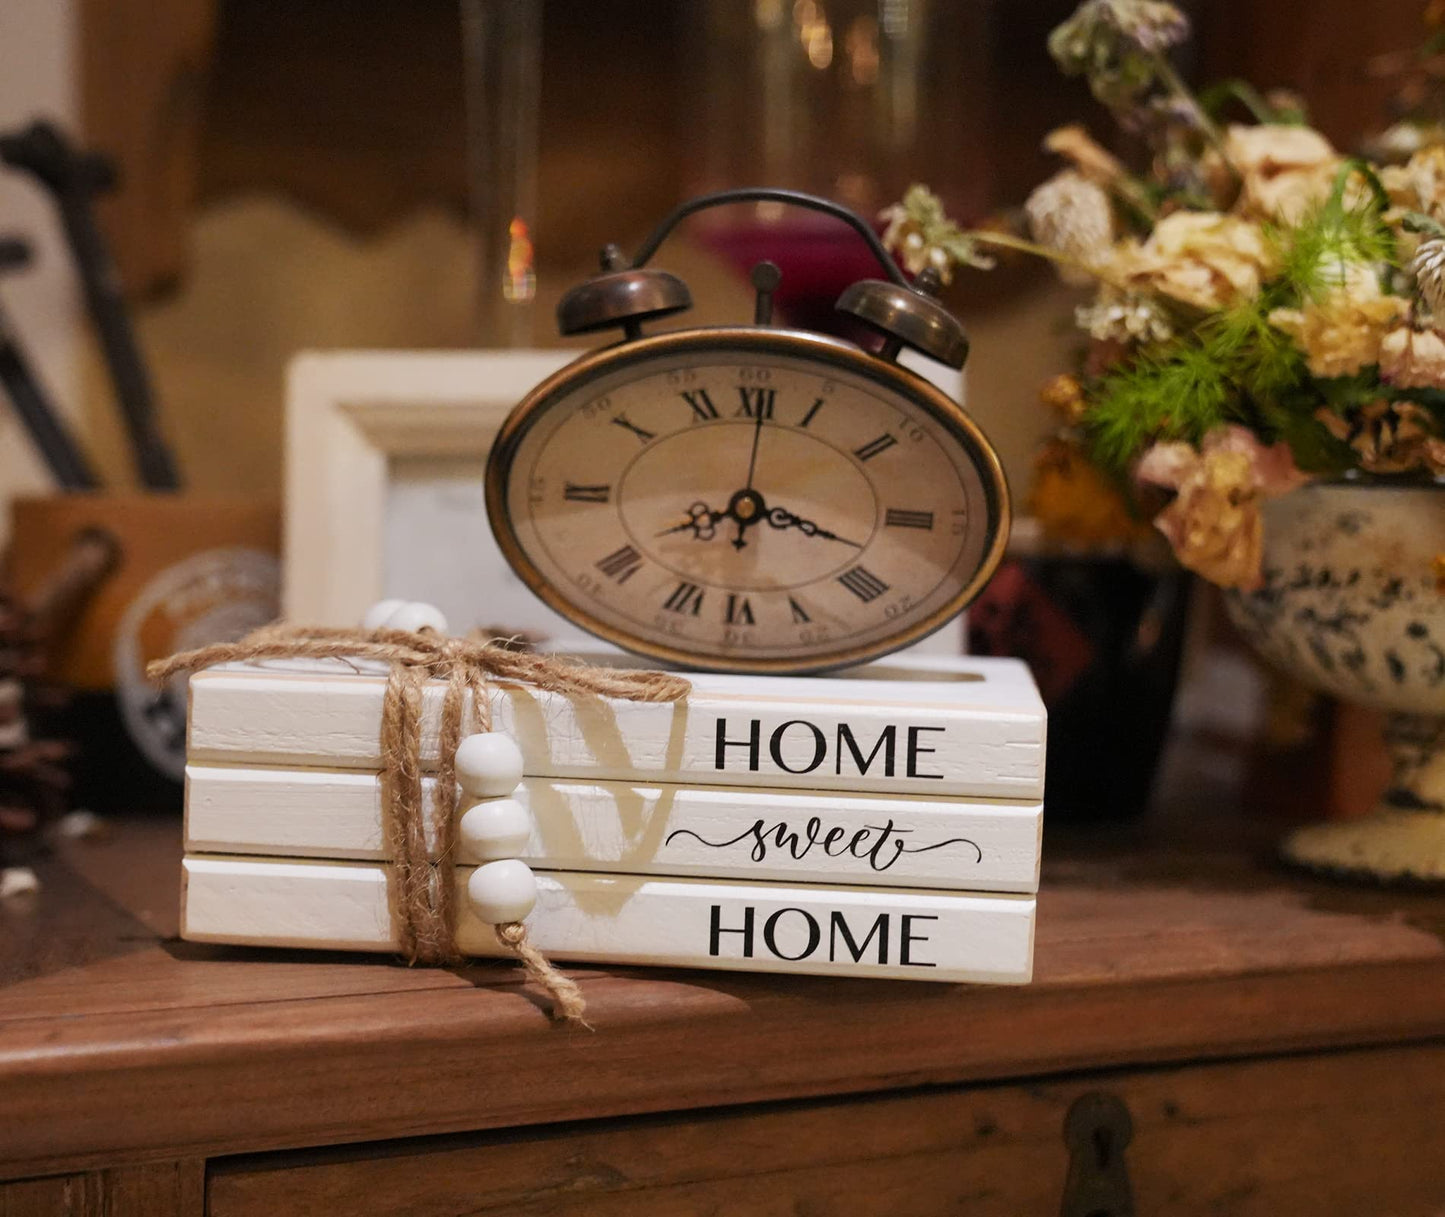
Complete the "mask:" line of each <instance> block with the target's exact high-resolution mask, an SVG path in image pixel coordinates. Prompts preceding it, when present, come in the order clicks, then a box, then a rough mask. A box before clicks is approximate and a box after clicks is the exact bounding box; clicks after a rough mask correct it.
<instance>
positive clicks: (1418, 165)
mask: <svg viewBox="0 0 1445 1217" xmlns="http://www.w3.org/2000/svg"><path fill="white" fill-rule="evenodd" d="M1379 176H1380V184H1381V185H1382V186H1384V188H1385V193H1386V194H1388V195H1389V196H1390V202H1391V204H1392V207H1391V210H1390V213H1389V218H1390V219H1391V220H1398V219H1400V218H1402V213H1404V212H1410V211H1419V212H1424V213H1425V215H1427V216H1436V217H1439V216H1441V215H1445V148H1442V147H1440V146H1439V145H1433V146H1430V147H1426V148H1421V149H1419V150H1417V151H1416V152H1414V153H1413V154H1412V155H1411V156H1410V159H1409V160H1408V161H1406V162H1405V163H1404V164H1403V165H1384V166H1382V167H1381V168H1380V171H1379Z"/></svg>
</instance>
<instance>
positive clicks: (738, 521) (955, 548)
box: [487, 327, 1008, 672]
mask: <svg viewBox="0 0 1445 1217" xmlns="http://www.w3.org/2000/svg"><path fill="white" fill-rule="evenodd" d="M487 500H488V510H489V513H490V515H491V518H492V524H493V528H494V530H495V532H496V534H497V538H498V541H499V543H500V544H501V546H502V549H503V552H504V553H505V554H506V556H507V558H508V560H509V561H510V562H511V563H512V565H513V566H514V568H516V569H517V571H518V573H519V574H521V575H522V577H523V578H524V579H526V580H527V582H528V583H529V584H530V586H532V588H533V589H534V590H536V591H537V592H538V594H539V595H541V596H542V597H543V598H544V599H545V600H547V601H548V602H549V603H550V604H551V605H552V606H553V607H554V608H556V609H558V610H559V611H560V612H562V613H564V614H565V615H567V616H568V617H570V618H571V619H572V620H574V621H576V622H577V623H579V624H580V625H582V626H584V627H585V628H587V629H589V630H591V631H593V632H594V633H596V634H598V635H600V636H601V637H603V638H606V639H608V640H611V641H614V642H617V643H618V644H619V645H622V646H624V647H627V648H629V649H631V650H634V651H638V652H641V653H643V654H647V655H652V656H655V657H659V658H663V659H666V660H670V661H673V662H677V663H682V664H684V665H691V666H698V667H707V668H714V669H721V670H736V671H775V672H784V671H809V670H815V669H820V668H826V667H831V666H837V665H839V664H843V663H851V662H857V661H860V660H862V659H866V658H869V657H872V656H874V655H878V654H882V653H884V652H886V651H889V650H892V649H894V648H896V647H898V646H902V645H905V644H906V643H908V642H910V641H913V640H914V639H916V638H918V637H921V636H922V635H923V634H925V633H927V632H928V631H930V630H932V629H935V628H937V627H938V626H940V625H942V624H943V623H944V622H945V621H947V620H948V619H949V618H951V617H952V616H953V615H954V614H955V613H957V612H958V610H959V609H960V608H962V607H963V605H964V604H966V603H967V601H968V600H969V599H971V598H972V596H973V595H975V594H976V593H977V591H978V590H979V589H980V588H981V587H982V585H983V583H984V582H985V581H986V579H987V577H988V575H989V574H991V573H992V571H993V568H994V567H995V566H996V565H997V563H998V561H999V558H1000V557H1001V554H1002V547H1003V541H1004V537H1005V534H1006V524H1007V513H1008V505H1007V490H1006V488H1005V486H1004V483H1003V478H1002V475H1001V473H1000V471H999V466H998V461H997V458H996V457H995V456H994V453H993V450H992V448H991V447H990V446H989V445H988V442H987V441H986V440H985V439H984V438H983V436H982V435H981V433H980V432H979V431H978V429H977V427H976V426H975V425H974V424H973V423H972V421H971V420H970V419H969V418H968V416H967V415H966V414H965V413H964V412H963V411H962V410H961V409H960V408H959V407H958V406H957V405H956V404H955V403H953V402H952V401H950V400H949V399H948V398H947V397H946V396H944V395H943V394H942V393H940V392H939V391H938V390H936V389H935V388H933V387H932V386H931V385H929V384H928V383H927V382H926V381H924V380H923V379H922V378H921V377H918V376H916V375H915V374H913V373H911V372H909V371H907V370H905V369H902V368H900V367H898V366H897V365H895V364H893V363H891V362H889V361H888V360H885V359H880V358H878V357H876V356H871V355H868V354H866V353H864V352H862V351H860V350H858V349H857V348H855V347H853V346H851V345H849V344H847V343H843V342H841V341H838V340H835V339H830V338H824V337H821V336H818V335H813V334H807V333H804V332H801V331H790V330H775V329H770V328H766V327H756V328H736V329H715V330H693V331H679V332H676V333H671V334H662V335H658V336H656V337H652V338H641V339H637V340H634V341H632V342H626V343H623V344H621V345H619V346H616V347H612V348H608V349H606V350H604V351H601V352H598V353H596V354H593V355H590V356H585V357H583V359H581V360H579V361H578V362H577V363H575V364H573V365H570V366H569V367H568V368H565V369H563V371H562V372H560V373H558V374H557V375H556V376H554V377H552V378H551V380H549V381H547V382H545V383H544V384H543V385H541V386H540V387H539V388H538V389H537V390H536V391H534V393H533V394H531V395H530V396H529V397H528V399H527V400H526V401H524V402H523V403H522V405H521V406H520V407H519V408H518V409H517V410H516V411H514V412H513V415H512V417H511V418H510V419H509V420H508V423H507V425H506V427H505V428H504V429H503V432H502V434H501V436H500V437H499V438H498V441H497V443H496V445H495V446H494V448H493V451H492V456H491V459H490V462H489V466H488V474H487Z"/></svg>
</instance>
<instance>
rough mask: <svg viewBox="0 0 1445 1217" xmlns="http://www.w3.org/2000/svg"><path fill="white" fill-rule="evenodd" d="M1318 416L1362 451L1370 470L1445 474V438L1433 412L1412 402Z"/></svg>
mask: <svg viewBox="0 0 1445 1217" xmlns="http://www.w3.org/2000/svg"><path fill="white" fill-rule="evenodd" d="M1315 417H1316V418H1317V419H1318V420H1319V421H1320V422H1321V423H1323V424H1324V427H1325V429H1326V430H1327V431H1329V433H1330V434H1331V435H1333V436H1334V437H1335V438H1336V439H1337V440H1341V441H1343V442H1344V443H1346V444H1349V446H1350V447H1351V448H1353V449H1354V450H1355V452H1356V453H1358V454H1359V458H1360V468H1361V469H1363V470H1365V472H1367V473H1408V472H1411V471H1413V470H1418V469H1423V470H1425V471H1427V472H1429V473H1432V474H1441V473H1445V440H1442V439H1440V438H1439V437H1438V436H1437V435H1436V434H1435V429H1434V425H1433V422H1432V420H1431V417H1430V413H1429V411H1427V410H1425V409H1424V408H1423V407H1422V406H1418V405H1416V404H1415V403H1414V402H1412V401H1385V400H1383V399H1381V400H1377V401H1372V402H1369V403H1368V404H1366V405H1363V406H1361V407H1359V408H1358V409H1355V410H1351V411H1350V412H1349V413H1348V414H1346V415H1345V416H1343V417H1342V416H1340V415H1339V414H1336V413H1335V412H1334V411H1333V410H1323V409H1322V410H1319V411H1317V412H1316V414H1315Z"/></svg>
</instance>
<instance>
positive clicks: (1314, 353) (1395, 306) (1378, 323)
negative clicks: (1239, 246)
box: [1269, 264, 1410, 377]
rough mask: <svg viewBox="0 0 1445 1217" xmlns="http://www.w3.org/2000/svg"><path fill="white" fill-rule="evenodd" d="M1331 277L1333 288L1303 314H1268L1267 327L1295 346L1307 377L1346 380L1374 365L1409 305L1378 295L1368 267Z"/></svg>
mask: <svg viewBox="0 0 1445 1217" xmlns="http://www.w3.org/2000/svg"><path fill="white" fill-rule="evenodd" d="M1330 277H1331V278H1332V279H1333V280H1334V281H1335V282H1336V283H1337V284H1338V286H1336V287H1333V288H1330V289H1329V290H1327V291H1325V292H1324V293H1322V294H1321V295H1320V297H1319V298H1318V299H1315V300H1307V301H1306V302H1305V304H1304V307H1303V308H1298V309H1294V308H1277V309H1273V310H1271V312H1270V314H1269V323H1270V324H1271V325H1272V326H1274V327H1275V328H1276V329H1280V330H1283V331H1284V332H1285V333H1286V334H1288V335H1289V336H1290V337H1291V338H1293V339H1294V340H1295V343H1296V345H1298V346H1299V348H1300V349H1301V350H1302V351H1304V353H1305V361H1306V363H1307V364H1308V365H1309V370H1310V373H1311V374H1312V375H1314V376H1322V377H1334V376H1350V375H1353V374H1354V373H1355V372H1358V371H1359V370H1360V369H1361V368H1363V367H1368V366H1369V365H1370V364H1372V363H1378V362H1379V360H1380V343H1381V340H1382V339H1383V338H1384V336H1385V333H1386V331H1387V330H1388V329H1390V328H1391V327H1393V326H1394V324H1395V323H1396V322H1397V321H1400V320H1402V319H1403V318H1404V317H1405V316H1406V315H1407V314H1408V313H1409V311H1410V305H1409V302H1408V301H1406V300H1402V299H1401V298H1400V297H1399V296H1389V295H1385V294H1384V293H1383V292H1381V291H1380V285H1379V279H1378V277H1377V276H1376V275H1375V273H1374V271H1373V270H1372V269H1371V268H1370V267H1363V266H1359V265H1358V264H1349V265H1345V264H1342V265H1341V266H1339V267H1338V268H1336V269H1335V270H1334V271H1331V272H1330Z"/></svg>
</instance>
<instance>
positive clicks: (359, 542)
mask: <svg viewBox="0 0 1445 1217" xmlns="http://www.w3.org/2000/svg"><path fill="white" fill-rule="evenodd" d="M577 354H578V352H576V351H568V350H552V351H539V350H507V351H328V352H306V353H303V354H301V355H298V356H297V357H296V358H295V359H293V360H292V361H291V365H290V367H289V369H288V373H287V389H286V461H285V466H286V467H285V495H286V501H285V512H284V515H285V534H284V535H285V556H284V564H283V573H282V611H283V613H284V615H285V617H286V618H287V620H290V621H297V622H304V623H307V624H314V625H335V626H344V625H355V624H356V623H357V622H358V621H359V620H360V618H361V614H362V613H364V612H365V611H366V608H367V606H369V605H371V604H373V603H375V602H376V601H377V600H382V599H386V598H387V597H389V596H397V597H401V598H405V599H416V600H431V601H433V602H437V603H438V604H439V606H440V607H441V608H442V610H443V612H447V610H448V608H450V609H452V611H451V612H450V613H448V616H449V618H453V620H452V622H451V624H452V625H453V626H454V627H455V628H458V629H467V628H470V627H471V626H473V625H478V624H484V623H483V622H480V621H471V620H467V619H466V616H465V615H461V616H458V614H457V612H456V609H457V607H458V606H457V605H456V604H455V603H453V604H451V605H448V604H442V603H441V601H443V600H446V599H447V598H448V597H447V596H446V595H445V594H442V595H439V594H438V590H439V588H440V590H442V591H443V592H444V591H445V590H446V586H445V584H444V583H437V582H433V583H432V585H431V586H426V584H427V583H428V580H427V579H426V578H412V579H410V580H409V581H408V586H407V588H406V589H405V590H403V589H401V588H400V587H398V584H397V581H398V579H406V577H407V573H408V572H399V571H397V570H395V569H389V567H393V568H394V567H395V566H396V565H397V563H396V562H391V563H389V562H388V551H389V548H390V549H392V550H393V551H394V550H395V546H393V545H391V544H390V538H389V536H388V531H389V528H388V525H389V522H391V523H392V525H393V528H392V531H393V532H394V531H395V529H394V523H395V522H394V520H393V519H392V514H393V512H394V511H395V510H396V509H397V508H398V506H399V504H398V501H397V498H398V483H399V481H401V480H402V479H401V478H399V474H400V473H401V472H402V470H404V469H406V468H407V467H408V466H411V467H416V466H418V465H423V466H424V465H425V464H426V463H427V462H436V463H438V464H440V465H445V466H447V467H449V469H450V470H452V471H455V469H456V468H457V467H458V466H459V465H461V466H466V465H470V466H471V467H472V468H474V469H475V470H476V477H475V480H474V483H472V482H471V480H470V479H466V480H465V482H466V489H467V491H468V497H467V500H466V501H467V503H469V504H470V503H471V502H472V501H473V498H472V495H471V492H472V491H474V492H475V493H474V501H475V503H476V504H477V508H478V511H479V512H480V518H479V519H478V520H476V521H474V522H471V523H468V524H467V526H466V527H465V529H462V530H458V531H457V534H456V535H454V536H448V535H446V533H445V527H444V526H443V525H438V524H437V519H438V518H437V516H436V514H435V512H433V513H431V514H430V515H429V516H428V515H427V513H426V512H425V511H423V513H422V514H423V517H424V518H423V521H422V523H423V525H424V526H423V527H419V528H417V529H415V530H414V531H415V533H416V535H417V542H416V545H415V546H414V547H411V548H412V553H411V554H410V555H408V556H409V557H414V558H415V559H416V560H417V561H419V562H428V561H429V562H430V563H431V565H430V567H429V568H427V569H430V570H433V571H435V572H437V577H438V578H439V577H440V576H441V575H443V574H445V572H446V569H447V568H449V569H450V570H453V571H462V572H467V573H468V574H469V576H470V577H471V579H472V581H473V582H475V583H476V584H477V585H478V586H490V587H494V588H497V589H501V590H502V591H504V592H505V599H506V601H507V604H508V608H509V609H510V610H511V611H510V612H508V613H506V614H505V615H506V616H507V617H508V618H518V617H525V618H526V619H525V620H513V619H508V620H497V621H489V622H486V623H485V624H497V625H507V626H516V627H519V628H534V629H545V630H546V631H547V632H548V633H553V634H555V633H556V632H557V627H558V624H559V623H560V622H561V620H562V619H561V618H559V617H557V616H555V614H552V613H551V611H550V610H548V609H547V608H546V606H544V605H543V604H542V602H541V601H540V600H538V599H537V598H536V597H535V596H532V595H531V593H530V592H528V591H527V589H526V588H525V587H523V586H522V584H521V581H520V580H519V579H517V577H516V576H515V575H514V574H512V572H511V570H510V568H508V567H507V565H506V562H505V561H504V560H503V559H502V556H501V553H500V551H498V550H497V549H496V547H495V545H494V544H493V543H492V541H491V532H490V529H489V528H488V527H487V524H486V513H485V508H483V507H481V506H480V504H481V476H480V470H481V467H482V464H483V462H484V461H485V459H486V455H487V452H488V451H489V450H490V448H491V445H492V440H493V438H494V437H495V436H496V434H497V431H498V429H499V428H500V427H501V425H502V422H503V420H504V419H505V418H506V417H507V414H508V413H509V412H510V411H511V409H512V407H513V406H515V405H516V404H517V402H518V401H520V400H521V398H522V397H523V396H525V395H526V394H527V393H528V392H529V391H530V390H531V389H532V388H533V387H534V386H535V385H537V384H538V383H539V382H540V381H541V380H543V379H544V378H545V377H547V376H549V375H551V374H552V373H553V372H555V371H556V370H557V369H558V368H560V367H562V366H564V365H565V364H567V363H569V362H571V361H572V360H573V359H575V358H576V357H577ZM442 481H443V483H444V482H446V481H457V482H458V487H459V488H461V486H462V481H463V480H462V479H455V478H446V479H442ZM414 506H415V504H413V507H414ZM473 523H474V524H475V525H477V526H475V527H474V526H472V524H473ZM425 525H434V527H426V526H425ZM463 551H465V552H463ZM393 556H398V555H395V553H394V552H393ZM443 562H445V563H446V567H445V568H444V567H443V566H442V563H443ZM409 573H411V574H412V575H415V573H416V572H415V570H412V571H411V572H409ZM423 573H424V574H425V571H423ZM456 598H457V597H455V596H453V597H452V599H453V600H455V599H456ZM461 607H462V608H463V609H465V605H462V606H461ZM521 609H525V610H526V611H518V610H521ZM568 628H569V629H570V628H571V627H568ZM574 633H575V631H574Z"/></svg>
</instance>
